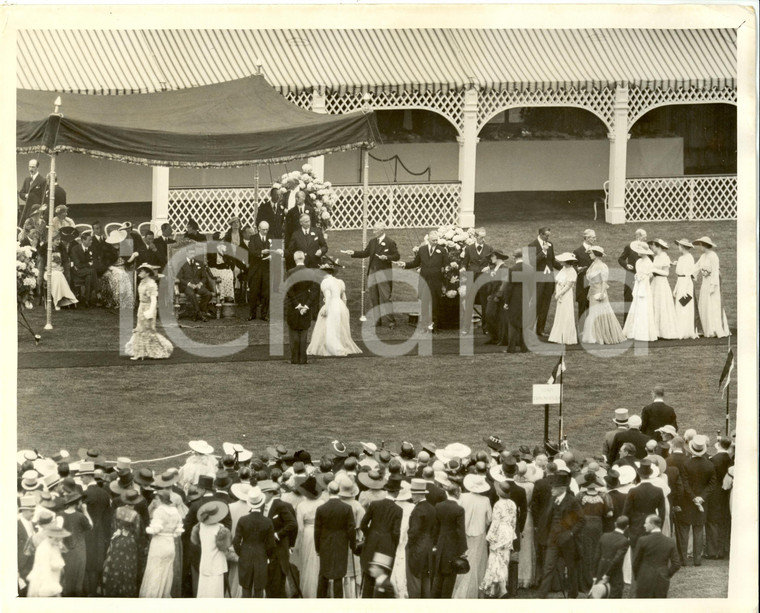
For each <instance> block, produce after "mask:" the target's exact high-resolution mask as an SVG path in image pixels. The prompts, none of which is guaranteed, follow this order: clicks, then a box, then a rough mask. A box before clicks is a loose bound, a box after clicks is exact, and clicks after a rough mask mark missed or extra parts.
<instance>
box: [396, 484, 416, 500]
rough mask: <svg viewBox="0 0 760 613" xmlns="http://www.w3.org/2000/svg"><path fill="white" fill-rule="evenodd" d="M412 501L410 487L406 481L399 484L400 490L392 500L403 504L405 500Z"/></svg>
mask: <svg viewBox="0 0 760 613" xmlns="http://www.w3.org/2000/svg"><path fill="white" fill-rule="evenodd" d="M411 499H412V486H411V485H409V484H408V483H407V482H406V481H402V482H401V489H400V490H399V492H398V494H396V498H394V500H395V501H396V502H404V501H405V500H411Z"/></svg>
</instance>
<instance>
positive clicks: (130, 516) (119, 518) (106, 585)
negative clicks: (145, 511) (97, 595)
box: [103, 489, 145, 598]
mask: <svg viewBox="0 0 760 613" xmlns="http://www.w3.org/2000/svg"><path fill="white" fill-rule="evenodd" d="M120 498H121V503H122V505H121V506H119V507H118V508H117V509H116V512H115V513H114V520H113V527H114V532H113V535H112V536H111V545H110V547H109V548H108V555H107V556H106V562H105V564H104V565H103V596H105V597H107V598H137V596H138V594H139V589H140V584H139V582H138V575H139V566H140V562H139V553H138V552H139V549H140V548H139V546H138V541H140V542H142V534H143V531H144V529H145V528H144V526H143V522H142V519H141V518H140V514H139V513H138V512H137V511H136V510H135V506H136V505H138V504H140V503H142V502H144V501H145V499H144V498H143V497H142V496H140V494H139V492H138V491H137V490H134V489H125V490H123V491H122V492H121V494H120Z"/></svg>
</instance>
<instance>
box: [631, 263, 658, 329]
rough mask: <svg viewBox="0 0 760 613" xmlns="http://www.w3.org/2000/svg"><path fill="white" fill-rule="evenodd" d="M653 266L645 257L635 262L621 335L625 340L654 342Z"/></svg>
mask: <svg viewBox="0 0 760 613" xmlns="http://www.w3.org/2000/svg"><path fill="white" fill-rule="evenodd" d="M652 269H653V264H652V260H650V259H649V258H648V257H646V256H641V257H640V258H639V259H638V260H636V275H635V279H636V281H635V283H634V285H633V300H632V301H631V308H630V310H629V311H628V317H626V319H625V325H624V326H623V334H625V336H626V338H632V339H635V340H637V341H656V340H657V327H656V326H655V320H654V302H653V301H652V288H651V279H652Z"/></svg>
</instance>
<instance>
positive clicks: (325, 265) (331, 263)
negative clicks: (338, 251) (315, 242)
mask: <svg viewBox="0 0 760 613" xmlns="http://www.w3.org/2000/svg"><path fill="white" fill-rule="evenodd" d="M319 268H320V270H326V271H330V270H333V271H334V270H336V269H338V268H344V266H343V264H341V263H340V262H339V261H338V259H337V258H336V259H334V258H331V257H330V256H329V255H324V256H322V261H321V262H320V263H319Z"/></svg>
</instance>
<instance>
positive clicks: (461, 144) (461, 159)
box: [457, 136, 464, 182]
mask: <svg viewBox="0 0 760 613" xmlns="http://www.w3.org/2000/svg"><path fill="white" fill-rule="evenodd" d="M457 142H458V143H459V173H458V175H457V180H458V181H460V182H461V181H462V170H463V169H464V136H457Z"/></svg>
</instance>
